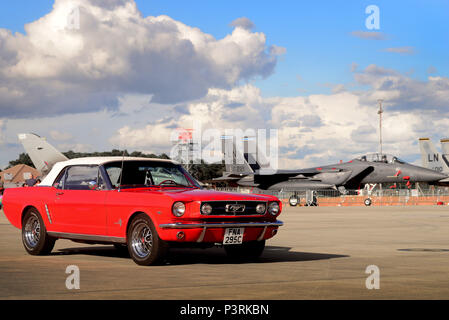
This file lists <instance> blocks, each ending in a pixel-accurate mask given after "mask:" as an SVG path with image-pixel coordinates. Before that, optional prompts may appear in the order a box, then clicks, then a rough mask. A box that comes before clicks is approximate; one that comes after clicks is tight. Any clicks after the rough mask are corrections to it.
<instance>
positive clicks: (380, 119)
mask: <svg viewBox="0 0 449 320" xmlns="http://www.w3.org/2000/svg"><path fill="white" fill-rule="evenodd" d="M377 102H379V111H378V112H377V114H378V115H379V142H380V154H381V155H382V154H383V150H382V114H383V113H384V110H383V109H382V102H384V101H383V100H382V99H379V100H377Z"/></svg>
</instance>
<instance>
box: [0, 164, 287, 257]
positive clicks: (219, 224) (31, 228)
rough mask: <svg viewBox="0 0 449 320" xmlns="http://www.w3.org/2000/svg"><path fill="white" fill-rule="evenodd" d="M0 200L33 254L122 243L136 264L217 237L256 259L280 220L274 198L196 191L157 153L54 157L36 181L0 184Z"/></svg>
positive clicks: (235, 253)
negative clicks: (64, 246) (59, 245)
mask: <svg viewBox="0 0 449 320" xmlns="http://www.w3.org/2000/svg"><path fill="white" fill-rule="evenodd" d="M3 206H4V212H5V215H6V217H7V218H8V220H9V221H10V222H11V223H12V224H13V225H14V226H15V227H17V228H19V229H22V242H23V245H24V247H25V250H26V251H27V252H28V253H30V254H32V255H45V254H49V253H50V252H51V250H52V249H53V247H54V245H55V241H56V240H57V239H70V240H73V241H76V242H82V243H89V244H113V245H114V246H115V247H116V248H117V249H121V248H126V246H127V248H128V251H129V254H130V256H131V257H132V259H133V260H134V261H135V262H136V263H137V264H139V265H151V264H155V263H157V262H160V261H161V259H162V258H163V256H164V254H165V253H166V251H167V249H168V248H169V247H170V246H180V245H181V246H192V247H194V246H202V247H209V246H214V245H217V244H220V245H224V248H225V250H226V252H227V254H228V255H229V256H230V257H233V258H256V257H258V256H260V255H261V254H262V252H263V250H264V247H265V240H267V239H269V238H271V237H273V236H274V235H275V234H276V232H277V230H278V228H279V227H280V226H282V224H283V223H282V222H281V221H278V220H277V217H278V216H279V214H280V213H281V203H280V201H279V200H278V199H277V198H276V197H272V196H259V195H243V194H234V193H222V192H215V191H206V190H201V189H200V186H199V185H198V183H197V182H196V181H195V179H194V178H193V177H192V176H190V174H189V173H188V172H187V171H185V170H184V169H183V167H182V166H181V165H179V164H177V163H176V162H173V161H168V160H159V159H143V158H123V159H122V158H116V157H111V158H104V157H103V158H81V159H75V160H69V161H65V162H59V163H57V164H56V165H55V166H54V167H53V169H52V170H51V172H50V173H49V174H48V176H47V177H46V178H45V179H44V180H43V181H42V183H41V184H40V186H37V187H30V188H17V189H8V190H6V192H5V194H4V198H3Z"/></svg>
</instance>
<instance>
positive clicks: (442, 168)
mask: <svg viewBox="0 0 449 320" xmlns="http://www.w3.org/2000/svg"><path fill="white" fill-rule="evenodd" d="M419 149H420V151H421V161H422V165H423V167H425V168H428V169H431V170H434V171H437V172H444V173H447V172H449V166H448V165H447V164H446V163H445V162H444V160H443V157H442V155H441V154H440V153H439V152H438V151H437V149H436V147H435V145H434V144H433V143H432V141H430V139H429V138H421V139H419Z"/></svg>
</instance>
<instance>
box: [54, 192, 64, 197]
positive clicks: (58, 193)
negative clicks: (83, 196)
mask: <svg viewBox="0 0 449 320" xmlns="http://www.w3.org/2000/svg"><path fill="white" fill-rule="evenodd" d="M63 194H64V192H56V195H57V196H62V195H63Z"/></svg>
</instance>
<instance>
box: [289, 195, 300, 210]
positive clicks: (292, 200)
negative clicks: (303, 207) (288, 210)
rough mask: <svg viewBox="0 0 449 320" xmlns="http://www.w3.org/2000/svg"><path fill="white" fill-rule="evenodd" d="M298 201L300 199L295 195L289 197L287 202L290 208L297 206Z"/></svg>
mask: <svg viewBox="0 0 449 320" xmlns="http://www.w3.org/2000/svg"><path fill="white" fill-rule="evenodd" d="M299 201H300V199H299V197H298V195H296V194H295V195H293V196H291V197H290V199H288V202H289V203H290V206H291V207H296V206H297V205H298V204H299Z"/></svg>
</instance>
